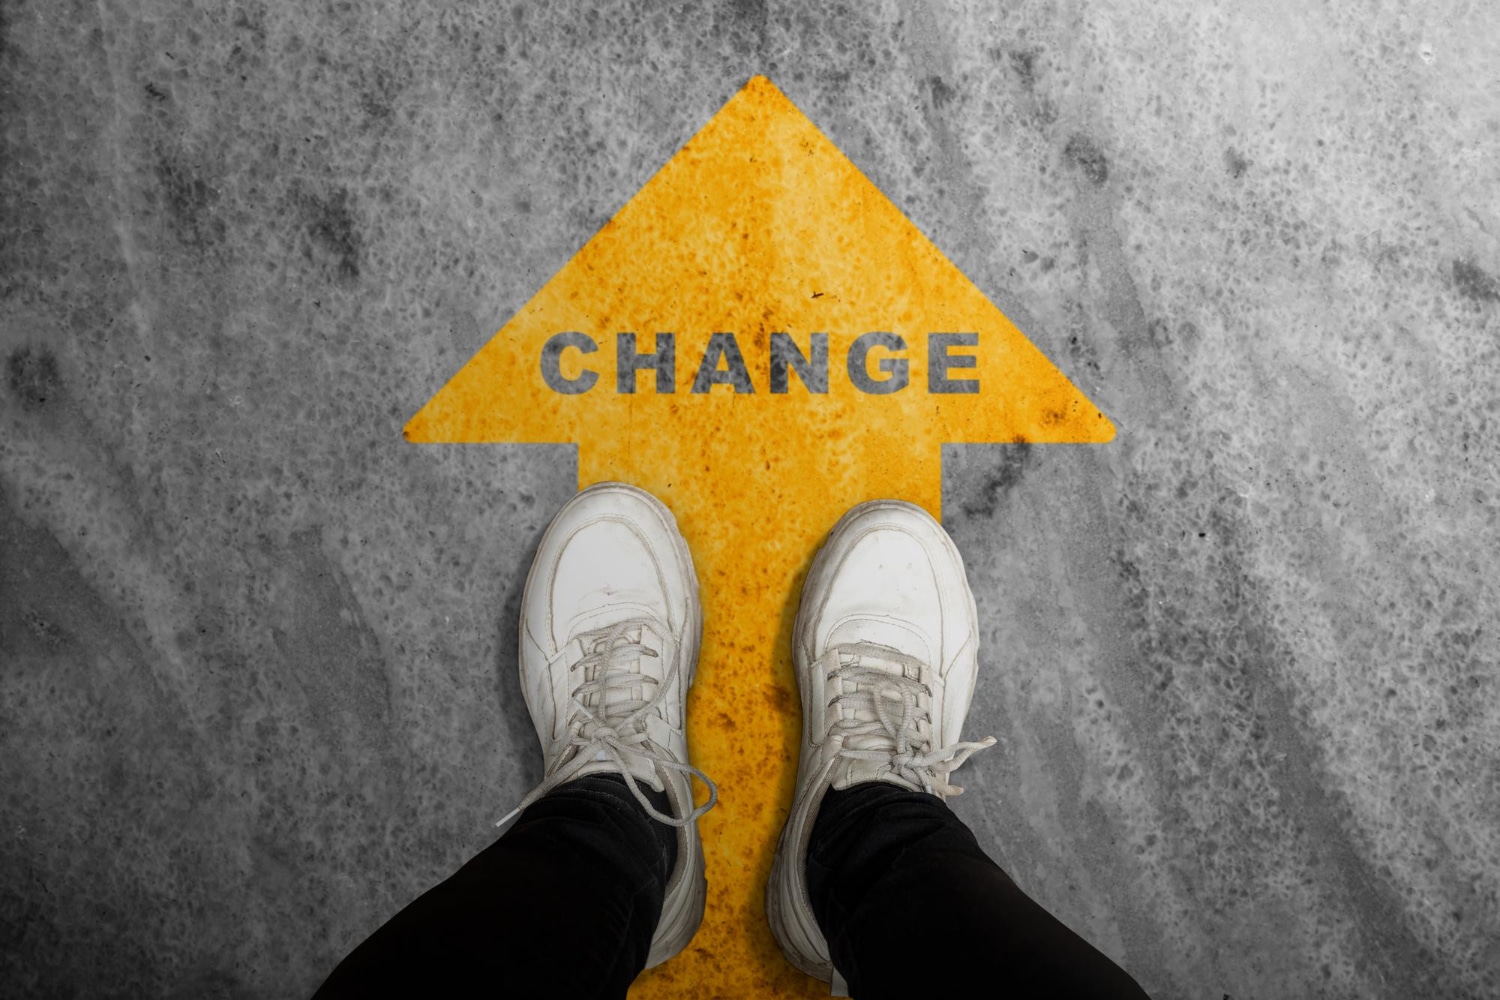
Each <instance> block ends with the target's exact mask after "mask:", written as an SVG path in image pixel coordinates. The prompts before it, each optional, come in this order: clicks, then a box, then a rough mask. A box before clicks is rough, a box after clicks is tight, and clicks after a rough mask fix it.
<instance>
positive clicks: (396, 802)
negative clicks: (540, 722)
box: [0, 0, 1500, 1000]
mask: <svg viewBox="0 0 1500 1000" xmlns="http://www.w3.org/2000/svg"><path fill="white" fill-rule="evenodd" d="M380 7H382V8H383V9H377V7H376V5H368V4H353V3H323V4H315V5H307V4H292V3H286V4H277V5H272V6H268V5H266V4H263V3H229V4H218V3H214V4H207V3H203V4H197V5H195V4H192V3H187V2H172V0H132V2H130V3H125V2H122V0H102V2H100V3H95V4H79V3H73V2H70V0H57V2H45V3H44V2H42V0H25V2H18V0H10V2H7V3H4V4H3V5H0V130H3V157H4V159H3V164H4V166H3V169H0V363H3V366H4V368H3V372H0V376H3V377H0V789H3V793H0V794H3V796H4V797H3V803H4V808H3V828H0V993H3V994H5V995H6V996H71V995H87V996H145V995H152V996H172V997H184V998H187V997H210V998H211V997H283V996H295V995H301V994H306V993H309V992H311V990H312V989H313V988H314V987H315V985H316V984H317V983H318V982H319V981H320V980H321V978H322V976H324V975H325V974H326V973H327V971H328V970H329V969H330V968H331V967H332V965H333V964H334V963H335V962H336V961H337V959H338V958H339V957H340V956H341V955H342V954H343V952H345V951H346V950H347V949H348V948H349V947H351V946H352V945H353V944H354V943H356V942H357V941H358V940H359V939H360V938H361V937H362V936H363V935H364V934H366V933H368V932H369V931H370V930H371V929H373V928H374V927H375V926H377V925H378V924H379V923H380V922H381V921H382V920H384V919H385V918H386V917H388V916H389V915H390V914H391V913H393V912H394V911H395V910H396V909H398V908H399V907H400V906H401V905H402V904H403V903H404V902H406V901H407V900H409V899H411V898H412V897H413V896H415V895H416V894H417V893H419V892H420V891H422V890H423V889H424V888H425V887H427V886H428V885H430V884H432V883H433V882H434V881H436V880H437V879H439V878H440V877H442V876H443V875H445V874H446V873H448V872H449V871H451V870H452V869H453V868H454V867H456V866H457V865H458V864H459V863H460V862H461V861H462V860H463V859H464V858H466V857H467V856H468V855H470V854H472V853H473V852H474V851H475V850H477V849H478V848H479V847H481V846H483V845H484V844H485V843H486V842H487V841H488V838H489V837H490V836H491V831H490V827H489V823H490V821H491V820H492V819H493V818H494V817H495V816H497V815H498V814H499V813H503V812H504V811H505V810H506V809H508V808H509V807H510V806H511V805H512V804H513V803H514V802H515V801H516V799H518V798H519V797H520V795H521V794H522V793H523V792H524V791H525V790H526V789H528V788H529V787H531V785H532V784H533V783H534V781H535V780H536V779H537V777H538V774H539V769H540V757H539V754H538V752H537V750H536V749H535V747H534V746H533V736H532V733H531V729H530V725H529V723H528V721H527V719H526V716H525V711H524V708H523V706H522V705H521V703H520V699H519V691H518V689H517V687H516V683H515V681H514V678H513V671H514V654H513V652H512V650H513V648H514V639H515V626H514V621H515V617H516V612H517V602H518V600H519V587H520V581H521V579H522V577H523V574H524V572H525V567H526V563H527V557H528V553H529V551H530V549H531V547H532V546H533V545H534V543H535V540H536V538H537V536H538V534H539V532H540V530H541V528H542V526H543V525H545V523H546V521H547V519H548V518H549V517H550V514H551V512H552V511H553V510H554V509H555V507H556V506H557V505H558V504H560V503H561V502H562V501H563V499H564V498H565V497H566V496H567V495H568V494H569V493H570V490H571V487H572V484H573V465H572V462H571V459H570V456H569V452H568V451H567V450H566V449H561V448H557V449H548V448H536V447H495V448H461V447H452V448H445V447H425V448H416V447H413V446H410V445H407V444H405V443H404V442H403V441H402V439H401V434H400V428H401V425H402V423H403V422H404V421H405V419H406V418H407V417H408V416H410V414H411V413H412V412H414V411H415V410H416V408H417V407H419V406H420V405H421V404H422V403H423V402H425V401H426V399H427V398H428V396H430V395H431V393H432V392H433V391H434V390H435V389H437V388H438V387H439V386H440V385H441V384H442V383H443V382H444V381H445V380H446V379H447V378H448V377H449V376H450V375H451V374H452V373H453V371H455V370H456V369H457V367H458V366H459V365H460V364H462V362H463V361H464V360H465V359H466V358H467V357H468V356H469V355H470V354H471V353H472V351H473V350H475V349H476V348H477V347H478V346H479V345H480V344H481V343H482V342H483V341H484V340H485V338H486V337H488V336H489V335H490V334H491V333H492V332H493V331H494V330H495V329H496V328H498V327H499V326H500V324H501V323H502V322H504V320H505V319H506V318H508V317H509V316H510V314H511V313H512V312H513V311H514V310H515V309H516V308H517V307H518V306H519V305H520V304H521V303H522V302H524V301H525V299H526V298H527V297H528V296H529V295H530V294H531V293H532V292H533V291H534V290H535V289H536V288H537V287H538V286H539V285H540V284H541V283H542V282H543V281H545V280H546V278H547V277H548V276H550V275H551V274H552V272H553V271H554V270H555V269H556V268H557V267H558V266H560V265H561V264H562V263H563V262H564V261H565V260H566V259H567V258H568V256H569V255H570V254H571V253H572V252H573V251H574V250H576V249H577V248H578V246H580V245H581V244H582V242H583V241H584V240H585V239H587V238H588V236H589V235H590V234H592V233H593V232H594V231H595V230H596V229H597V228H598V226H599V225H600V224H602V223H603V221H604V220H605V219H607V218H608V217H609V215H610V214H611V213H612V212H613V211H614V210H615V209H616V208H617V207H618V206H619V205H620V204H621V203H623V201H624V200H625V199H626V198H628V197H629V196H630V194H632V193H633V192H634V191H635V189H636V188H637V187H638V186H639V185H640V184H641V183H642V182H643V181H645V180H646V179H647V178H648V177H649V176H650V175H651V173H652V171H653V170H654V169H655V168H656V167H657V166H658V165H660V164H661V163H662V162H663V161H664V160H665V159H666V158H667V157H668V156H669V155H670V154H671V153H672V152H673V151H674V150H675V149H676V148H677V147H678V146H679V145H680V144H681V143H682V142H683V141H684V140H685V139H686V138H687V137H688V136H689V135H691V134H692V132H693V131H694V130H695V129H696V128H697V127H698V126H699V125H701V124H702V122H704V121H705V120H706V119H707V118H708V117H709V115H711V114H712V112H713V111H714V110H715V109H717V108H718V106H719V105H720V104H721V103H722V102H723V101H724V100H726V99H727V98H728V97H729V96H730V95H731V94H732V93H733V92H734V91H735V90H736V89H737V88H738V87H739V86H740V85H741V84H743V82H744V81H745V80H746V79H747V78H748V77H749V76H750V75H752V74H754V73H758V72H764V73H766V74H768V75H769V76H771V78H772V79H773V80H775V81H776V83H777V84H778V85H779V86H781V87H782V88H783V89H784V90H785V91H786V92H787V93H788V94H789V95H790V96H791V97H792V98H793V99H794V100H795V101H797V102H798V104H799V105H800V106H801V107H802V108H803V110H805V111H806V112H807V113H808V114H809V115H810V116H811V117H812V118H813V120H814V121H816V122H818V123H819V125H820V126H822V127H823V128H824V130H825V131H826V132H827V133H828V134H829V135H830V136H831V137H832V138H833V139H834V140H835V141H836V142H838V143H839V144H840V145H841V146H842V147H843V148H844V149H845V150H846V151H847V152H848V153H849V155H850V156H851V157H853V159H854V160H855V161H856V162H857V163H858V164H859V165H860V166H861V167H862V168H863V169H865V170H866V171H867V172H868V173H869V175H870V176H871V177H872V178H873V179H874V180H875V181H876V182H877V183H878V184H879V185H880V186H881V187H882V188H883V189H884V190H885V191H886V193H887V194H889V195H890V196H891V197H892V198H893V199H894V200H895V201H896V202H897V203H898V204H900V205H901V206H902V207H903V208H904V209H906V210H907V212H908V213H909V214H910V215H911V217H912V218H913V220H914V221H916V222H917V224H918V225H920V226H921V227H922V228H923V229H924V230H925V231H926V232H928V233H929V234H931V235H932V237H933V238H934V240H935V241H936V242H937V243H938V245H939V246H941V247H942V248H943V249H944V250H945V251H946V252H947V253H948V254H949V255H950V256H951V257H952V258H953V259H954V261H955V262H956V263H958V265H959V266H960V267H962V268H963V269H964V271H965V272H966V273H968V274H969V275H970V276H971V277H972V278H973V279H974V280H975V281H976V282H977V283H978V284H979V286H980V287H981V288H983V289H984V290H985V291H986V292H987V293H989V294H990V295H991V296H992V297H993V298H994V299H995V301H996V302H997V303H998V304H1000V305H1001V307H1002V308H1004V309H1005V310H1006V311H1007V313H1009V314H1010V315H1011V317H1012V318H1013V319H1015V320H1016V321H1017V323H1018V324H1019V325H1020V326H1021V328H1022V329H1024V330H1026V331H1028V333H1030V334H1031V336H1032V337H1033V339H1034V340H1035V341H1036V342H1037V343H1038V344H1039V346H1041V347H1042V348H1043V349H1044V350H1045V351H1047V352H1048V353H1049V354H1050V356H1051V357H1053V358H1054V359H1055V360H1056V361H1057V363H1058V364H1059V365H1060V366H1061V367H1062V368H1063V369H1064V370H1065V371H1067V372H1068V373H1069V374H1070V375H1071V376H1072V377H1073V378H1074V380H1075V381H1076V382H1077V383H1078V384H1079V385H1080V387H1082V388H1083V389H1084V390H1085V391H1086V392H1088V393H1090V395H1091V396H1092V398H1094V399H1095V400H1096V401H1097V402H1099V403H1100V404H1101V405H1102V406H1103V407H1104V408H1105V409H1106V411H1107V412H1109V413H1110V414H1111V416H1112V417H1113V418H1114V419H1115V420H1116V422H1117V424H1118V425H1119V427H1120V435H1119V437H1118V439H1117V440H1116V441H1115V442H1114V443H1113V444H1111V445H1108V446H1104V447H1099V448H1087V449H1085V448H1071V447H1052V448H1033V449H1030V450H1022V449H1013V448H1000V447H996V448H973V447H971V448H965V449H953V450H952V451H951V452H950V453H949V454H948V455H947V456H946V457H947V460H948V469H947V479H946V484H945V489H946V519H947V522H948V524H949V527H950V529H951V530H952V531H953V532H954V534H955V536H956V537H957V538H958V540H959V542H960V544H961V546H962V547H963V549H964V552H965V554H966V557H967V558H968V560H969V563H970V567H971V576H972V579H973V583H974V586H975V590H976V592H977V594H978V597H979V602H980V607H981V611H982V613H983V614H984V616H985V619H986V622H987V628H986V632H985V635H984V639H985V643H986V646H985V650H984V653H983V659H984V676H983V678H982V680H981V684H980V689H979V693H978V696H977V703H976V707H975V710H974V713H973V715H972V716H971V725H970V728H969V730H968V731H969V732H970V733H972V734H982V733H989V732H995V733H997V734H999V735H1001V736H1003V737H1004V744H1003V746H1002V748H1001V749H997V750H995V751H991V752H990V753H989V754H986V755H981V756H980V757H978V758H976V759H975V761H974V762H973V764H972V765H970V767H969V768H968V769H967V770H966V771H965V772H963V773H964V778H963V779H962V781H963V783H964V784H965V785H966V786H967V787H968V788H969V789H970V791H969V794H968V795H966V796H965V797H963V798H961V799H959V800H957V802H956V805H957V807H958V808H959V810H960V812H961V813H962V814H963V815H964V816H965V817H966V818H967V819H968V820H969V821H970V822H972V823H973V825H974V826H975V828H976V830H977V831H978V833H979V835H980V837H981V839H982V840H983V842H984V843H985V844H986V845H987V846H988V847H990V848H992V849H993V850H994V852H995V853H996V855H997V857H999V858H1001V859H1002V860H1003V862H1004V863H1005V864H1006V865H1007V867H1008V868H1009V869H1010V870H1011V871H1012V873H1013V874H1014V875H1015V877H1016V879H1017V880H1018V881H1019V882H1020V883H1021V885H1022V886H1023V887H1024V888H1026V889H1027V890H1028V891H1029V892H1030V893H1032V894H1033V895H1034V896H1035V897H1036V898H1037V899H1039V900H1040V901H1042V902H1043V903H1045V904H1046V905H1047V906H1048V907H1049V908H1051V909H1052V910H1053V911H1054V912H1056V913H1057V914H1058V915H1059V916H1060V917H1062V918H1063V919H1064V920H1066V921H1067V922H1069V923H1070V924H1072V925H1073V926H1075V927H1077V928H1078V929H1079V930H1080V931H1082V932H1083V933H1084V934H1085V935H1086V936H1088V937H1089V938H1090V939H1091V940H1093V941H1095V942H1096V943H1097V944H1098V945H1099V946H1100V947H1101V948H1102V949H1103V950H1105V951H1106V952H1107V953H1109V954H1110V955H1112V956H1113V957H1115V958H1116V959H1117V960H1119V961H1120V962H1121V963H1122V964H1123V965H1124V966H1125V967H1126V968H1127V969H1129V970H1130V971H1131V972H1132V973H1133V974H1134V975H1135V976H1136V978H1137V979H1138V980H1139V981H1140V982H1141V983H1142V984H1143V985H1144V986H1145V987H1146V988H1147V989H1148V990H1149V991H1150V992H1151V993H1152V994H1153V995H1156V996H1160V997H1183V998H1190V997H1191V998H1199V997H1214V998H1217V997H1220V996H1222V995H1224V994H1228V995H1230V996H1232V997H1234V998H1235V1000H1244V998H1248V997H1260V998H1269V1000H1279V998H1283V997H1290V996H1307V997H1314V996H1316V997H1382V998H1384V997H1389V998H1405V997H1411V996H1439V997H1452V998H1464V997H1475V998H1478V997H1489V996H1494V995H1496V994H1497V993H1500V945H1497V944H1496V943H1495V942H1496V940H1497V937H1496V934H1495V928H1496V927H1497V926H1500V763H1497V761H1500V689H1497V674H1496V666H1497V663H1500V644H1497V639H1496V625H1495V622H1494V609H1495V607H1496V606H1497V604H1500V593H1497V591H1500V570H1497V569H1496V568H1495V565H1494V554H1495V553H1496V552H1497V551H1500V521H1497V518H1500V514H1497V505H1500V473H1497V471H1496V470H1497V467H1500V445H1497V435H1496V430H1497V421H1500V390H1497V384H1500V383H1497V379H1500V346H1497V345H1500V279H1497V277H1496V275H1497V273H1500V242H1497V238H1500V208H1497V203H1496V200H1495V198H1494V192H1495V191H1496V190H1500V156H1497V154H1500V105H1497V102H1496V100H1495V98H1494V94H1495V93H1497V92H1500V70H1497V67H1500V36H1497V35H1496V33H1495V32H1494V30H1493V25H1492V24H1491V23H1490V19H1489V17H1488V16H1487V14H1486V12H1485V10H1484V8H1483V5H1475V4H1467V3H1445V2H1438V3H1431V4H1425V5H1422V6H1421V8H1420V10H1417V9H1415V8H1411V7H1410V6H1409V5H1404V4H1395V3H1382V4H1370V3H1365V2H1360V3H1354V2H1348V0H1340V2H1335V3H1332V4H1329V5H1324V6H1322V7H1320V8H1319V9H1317V10H1315V11H1313V10H1309V9H1307V7H1306V6H1305V5H1303V4H1299V3H1291V2H1281V3H1277V2H1261V3H1255V4H1250V5H1246V4H1228V3H1214V4H1203V3H1187V2H1173V3H1145V2H1137V3H1128V2H1116V3H1099V4H1093V5H1085V4H1081V3H1076V2H1075V3H1067V2H1063V3H1035V4H1025V5H1019V8H1018V9H1015V10H1005V11H1001V10H996V9H994V8H993V7H992V6H991V5H988V4H974V5H972V6H970V7H965V6H963V5H957V4H944V5H933V6H923V7H908V6H906V5H901V6H897V5H891V4H887V5H867V4H860V5H853V4H851V5H847V6H839V7H834V6H823V5H804V4H790V3H786V4H775V5H768V4H763V3H755V2H749V3H746V2H735V3H725V4H705V5H682V6H681V7H679V6H678V5H667V4H660V5H658V4H643V3H633V4H622V5H610V6H607V7H606V6H604V5H600V9H599V10H597V11H595V10H592V9H590V7H588V6H585V5H570V4H564V3H553V4H547V5H540V6H537V7H529V6H516V7H511V8H506V7H502V6H497V5H495V4H488V3H486V4H476V3H460V4H450V3H433V4H430V5H425V6H424V5H420V4H417V3H403V4H387V5H380ZM730 992H732V990H730Z"/></svg>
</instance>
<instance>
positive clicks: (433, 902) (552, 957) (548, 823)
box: [316, 774, 677, 1000]
mask: <svg viewBox="0 0 1500 1000" xmlns="http://www.w3.org/2000/svg"><path fill="white" fill-rule="evenodd" d="M645 791H646V794H647V796H648V797H649V798H650V799H651V800H652V805H653V806H655V807H656V808H657V809H658V810H660V811H662V812H667V811H668V810H669V809H670V803H669V802H668V801H667V797H666V795H665V794H663V793H660V792H654V791H652V790H650V789H646V790H645ZM676 860H677V831H676V830H674V829H672V828H671V827H668V826H667V825H665V824H663V823H658V822H655V821H653V820H652V819H651V818H650V817H649V816H648V815H647V814H646V812H645V810H644V809H642V808H641V806H640V804H639V803H637V802H636V800H635V797H634V796H633V795H632V794H631V792H630V790H629V788H627V787H626V785H625V782H624V780H623V779H621V778H619V777H617V776H615V775H604V774H598V775H591V776H588V777H584V778H579V779H578V780H576V781H572V782H569V783H568V784H565V785H561V786H559V787H558V788H555V789H553V790H552V791H551V792H549V793H548V794H547V795H545V796H543V797H542V798H540V799H538V800H537V801H536V802H535V803H534V804H532V805H531V806H530V807H529V808H528V809H527V810H526V812H525V813H524V814H523V815H522V816H521V818H520V820H519V821H517V823H516V824H515V826H513V827H512V828H511V829H510V830H509V831H508V832H506V834H505V835H504V836H502V837H501V838H500V839H499V840H497V841H495V843H494V844H492V845H490V846H489V847H488V848H486V849H485V850H484V851H483V852H481V853H480V854H479V855H477V856H476V857H475V858H474V859H473V860H472V861H470V862H469V863H468V864H466V865H464V866H463V867H462V868H460V869H459V870H458V872H457V873H455V874H454V875H453V876H452V877H450V878H449V879H448V880H447V881H445V882H443V883H441V884H440V885H438V886H436V887H435V888H433V889H431V890H429V891H428V892H427V893H425V894H423V895H422V896H420V897H419V898H417V899H416V900H415V901H414V902H413V903H412V904H411V905H409V906H407V907H406V908H405V909H404V910H402V911H401V912H400V913H398V914H396V915H395V916H394V917H392V918H391V919H390V921H388V922H387V923H386V924H385V925H384V926H382V927H381V928H380V929H379V930H377V931H376V932H375V933H374V934H372V935H370V937H369V938H367V939H366V940H365V941H364V943H363V944H361V945H360V946H359V947H357V948H356V949H355V950H354V951H353V952H351V953H350V954H349V956H348V957H347V958H345V959H344V960H343V962H341V963H340V964H339V966H338V968H336V969H335V970H334V971H333V974H332V975H331V976H329V977H328V980H327V982H325V983H324V984H323V986H322V988H321V989H320V990H319V991H318V993H317V995H316V1000H335V998H337V1000H343V998H351V997H373V996H407V997H416V996H477V995H514V996H537V995H543V994H547V995H556V996H570V997H573V996H576V997H623V996H624V995H625V991H626V989H627V988H628V987H629V985H630V983H631V981H632V980H633V979H635V977H636V975H637V974H638V973H639V972H640V971H641V970H642V969H643V968H645V966H646V956H647V954H648V953H649V952H650V950H651V937H652V935H653V933H655V931H656V925H657V921H658V919H659V918H660V916H661V908H662V898H663V893H664V890H665V887H666V884H667V877H668V875H669V874H670V873H671V872H672V869H673V867H674V866H675V864H676Z"/></svg>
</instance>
